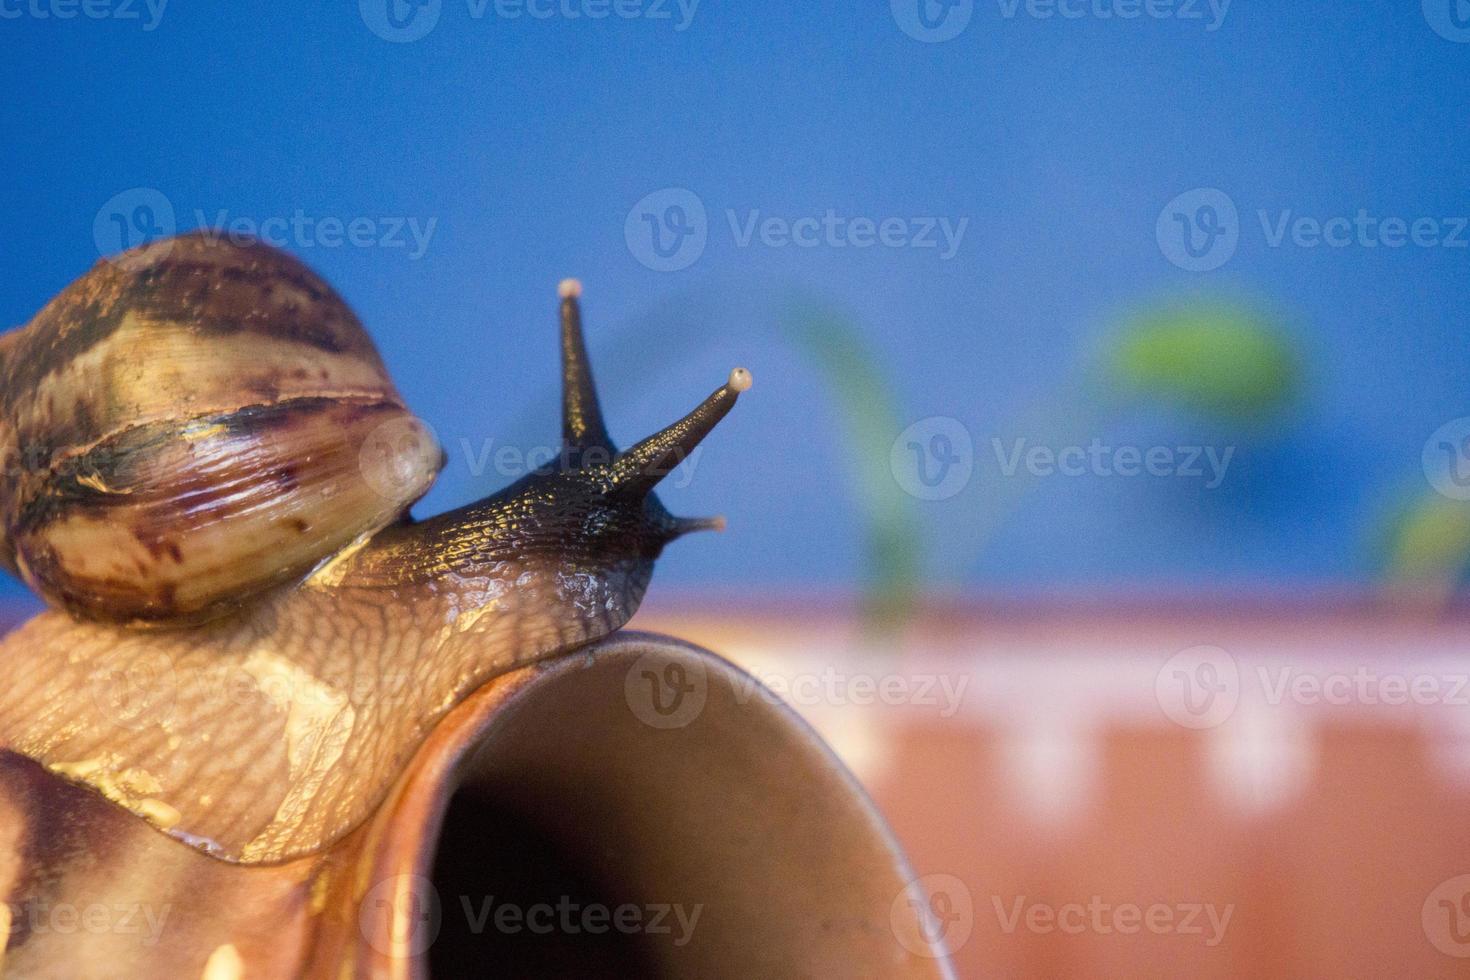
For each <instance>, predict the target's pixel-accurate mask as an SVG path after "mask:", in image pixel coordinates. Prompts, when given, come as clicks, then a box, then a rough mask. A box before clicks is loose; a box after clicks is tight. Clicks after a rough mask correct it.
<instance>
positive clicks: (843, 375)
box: [783, 300, 923, 632]
mask: <svg viewBox="0 0 1470 980" xmlns="http://www.w3.org/2000/svg"><path fill="white" fill-rule="evenodd" d="M784 318H785V321H786V322H785V324H784V326H785V327H786V329H785V330H784V331H783V332H784V333H785V335H787V336H789V337H791V338H792V339H793V340H794V341H795V343H796V346H797V347H798V348H799V349H801V350H802V351H803V352H805V353H806V354H807V355H808V356H809V357H810V358H811V361H812V364H813V365H814V366H815V367H816V368H817V370H818V372H819V373H820V374H821V375H822V379H823V380H824V381H825V382H826V384H827V387H828V390H829V391H831V392H832V394H833V396H834V397H835V398H836V400H837V404H838V408H839V410H840V415H841V418H842V421H843V424H844V426H845V427H846V429H847V433H846V435H847V439H848V441H849V442H850V443H851V445H852V448H853V452H852V453H851V454H850V455H849V457H848V458H849V459H850V460H851V463H850V465H849V475H850V477H851V481H852V490H853V494H854V498H855V501H856V503H857V506H858V509H859V511H860V512H861V515H862V523H863V529H864V530H863V535H864V539H865V540H864V542H863V551H864V559H865V560H864V564H865V566H866V568H867V572H866V578H867V581H866V583H865V595H864V602H863V611H864V619H865V620H866V625H867V626H868V628H869V629H871V630H875V631H879V632H882V631H886V630H889V629H892V628H895V627H897V626H898V625H899V624H901V623H902V622H903V620H904V619H905V618H906V617H907V616H908V614H909V613H910V612H911V611H912V607H913V603H914V598H915V596H916V595H917V593H918V590H919V586H920V583H921V581H922V578H923V570H922V567H921V566H922V561H923V555H922V548H921V542H920V536H919V534H918V522H917V520H916V519H915V515H914V512H913V500H912V498H910V497H908V496H907V495H906V494H904V493H903V491H902V490H901V489H900V488H899V486H898V484H897V483H895V482H894V480H893V476H892V474H891V473H890V472H889V469H888V448H889V445H890V444H891V443H892V441H893V437H894V434H895V433H897V432H899V431H900V430H902V429H903V427H904V425H903V422H902V421H900V418H899V414H898V408H897V406H896V405H895V401H894V397H893V389H892V385H891V384H890V383H889V381H888V378H887V375H886V373H885V372H884V370H883V368H882V365H881V364H880V362H879V361H878V359H877V357H875V356H874V355H873V353H872V352H871V351H869V350H868V349H867V345H866V343H865V340H864V337H863V334H862V331H861V330H860V329H859V328H858V327H857V325H856V324H855V323H854V322H853V321H852V320H851V319H850V318H849V317H848V316H846V315H845V314H842V313H839V312H838V311H836V310H834V309H832V308H831V307H829V306H825V305H820V304H817V303H815V302H813V301H810V300H798V301H795V302H793V303H792V304H791V305H790V306H789V307H788V308H787V310H786V311H785V313H784Z"/></svg>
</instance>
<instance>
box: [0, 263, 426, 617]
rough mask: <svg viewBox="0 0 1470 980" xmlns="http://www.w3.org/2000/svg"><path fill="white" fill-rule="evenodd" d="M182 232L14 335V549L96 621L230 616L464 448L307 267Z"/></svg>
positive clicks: (7, 558) (403, 502)
mask: <svg viewBox="0 0 1470 980" xmlns="http://www.w3.org/2000/svg"><path fill="white" fill-rule="evenodd" d="M160 244H161V245H164V246H166V247H163V248H158V249H155V250H152V251H151V252H150V251H149V250H143V251H135V252H131V253H127V258H128V261H126V262H116V261H109V260H103V261H101V262H99V263H98V264H97V265H96V266H95V267H93V269H92V270H91V271H90V272H88V273H87V274H86V275H85V276H83V277H82V278H81V279H79V280H77V281H76V282H74V283H73V284H72V285H70V286H69V287H67V288H66V289H65V290H64V291H62V292H61V293H60V294H59V295H58V296H57V297H56V298H55V299H53V300H52V301H51V302H50V303H48V304H47V305H46V306H45V308H43V309H42V310H41V311H40V313H38V314H37V315H36V317H35V319H34V320H32V321H31V322H30V324H28V325H27V326H25V327H24V328H22V329H20V330H17V331H13V332H11V333H10V334H7V335H5V336H4V337H3V338H0V453H3V456H0V459H3V460H4V471H3V474H0V562H3V563H4V564H5V565H6V566H8V567H9V568H10V569H11V570H12V571H15V572H17V573H18V574H19V575H20V576H21V577H22V578H24V579H25V581H26V582H27V583H28V584H29V585H30V586H31V587H32V588H33V589H35V590H36V591H37V592H38V593H40V594H41V595H42V596H43V597H44V598H45V599H46V600H48V601H49V602H50V603H52V604H53V605H56V606H60V607H62V608H65V609H67V610H69V611H71V612H72V613H74V614H76V615H81V616H84V617H88V618H94V619H103V620H110V621H118V622H125V623H147V624H164V623H167V624H175V623H192V622H198V621H201V620H205V619H210V618H213V617H215V616H218V615H220V614H223V613H225V612H228V611H230V610H231V609H233V608H235V607H237V606H239V605H240V604H242V603H244V602H245V601H247V600H248V599H250V598H251V597H253V596H255V595H257V594H259V593H260V592H262V591H264V590H266V589H269V588H271V587H273V586H276V585H279V584H282V583H284V582H287V581H290V580H293V579H296V578H299V577H300V576H301V575H303V574H305V573H306V572H308V571H309V570H310V569H311V568H312V567H314V566H315V565H317V564H318V563H319V562H321V561H322V560H323V559H324V558H327V557H329V556H330V555H332V554H333V553H335V552H337V551H339V550H340V549H341V548H342V547H344V546H345V545H347V544H348V543H350V542H352V541H353V540H354V539H356V538H357V537H359V536H360V535H363V534H366V533H370V532H372V531H375V530H377V529H379V528H381V527H383V526H385V525H387V524H389V523H391V522H393V521H394V520H396V519H398V518H399V517H400V516H401V515H403V513H404V512H405V510H406V509H407V508H408V506H409V505H410V504H412V503H413V502H414V501H415V500H417V499H418V498H419V497H420V496H422V495H423V494H424V492H425V491H426V490H428V488H429V486H430V485H431V484H432V482H433V480H434V477H435V475H436V474H437V473H438V471H439V469H440V468H441V467H442V465H443V454H442V452H441V451H440V450H439V448H438V446H437V445H436V444H435V443H434V441H433V439H432V436H430V435H429V434H428V432H427V430H426V428H425V427H424V426H423V425H422V424H421V423H419V422H418V421H417V420H416V419H415V418H414V416H413V415H412V413H410V412H409V411H408V409H407V408H406V407H405V405H404V403H403V399H402V397H401V396H400V395H399V393H398V391H397V390H396V388H395V387H394V385H393V382H392V380H391V379H390V378H389V377H388V373H387V371H386V370H385V369H384V366H383V362H382V359H381V358H380V357H379V355H378V352H377V350H376V349H375V348H374V346H373V343H372V341H371V340H370V339H369V337H368V335H367V333H366V331H365V330H364V329H363V327H362V324H361V323H360V322H359V321H358V319H357V317H356V316H354V315H353V313H352V311H351V310H350V309H349V308H348V306H347V305H346V303H344V302H343V301H342V299H341V298H340V297H339V296H338V295H337V294H336V293H335V292H334V291H333V290H332V289H331V287H329V286H328V285H327V284H326V283H325V282H324V281H323V280H322V279H320V278H319V277H318V276H317V275H315V274H314V273H313V272H312V271H311V270H309V269H308V268H307V267H306V266H304V265H303V264H302V263H300V262H299V261H297V260H296V259H294V258H292V257H291V256H289V255H287V254H285V253H284V252H280V251H278V250H276V249H273V248H270V247H268V246H266V245H263V244H258V243H253V244H237V243H233V242H229V241H226V240H223V239H220V238H210V237H206V236H203V235H198V234H195V235H186V236H182V237H179V238H175V239H170V240H168V241H167V242H165V243H160Z"/></svg>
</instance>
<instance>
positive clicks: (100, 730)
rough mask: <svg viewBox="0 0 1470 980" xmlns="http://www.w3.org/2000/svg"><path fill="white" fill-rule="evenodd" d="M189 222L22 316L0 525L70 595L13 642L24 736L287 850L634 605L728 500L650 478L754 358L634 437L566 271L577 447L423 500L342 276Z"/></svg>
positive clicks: (1, 366)
mask: <svg viewBox="0 0 1470 980" xmlns="http://www.w3.org/2000/svg"><path fill="white" fill-rule="evenodd" d="M164 244H167V245H168V246H169V247H167V248H164V249H159V247H158V244H155V245H153V246H149V247H148V248H152V249H155V250H156V251H155V253H154V255H155V257H152V258H150V257H149V256H148V255H146V254H139V253H137V252H134V253H125V255H124V256H123V257H122V258H123V259H126V260H127V261H114V262H113V263H105V264H104V266H99V267H98V268H97V269H94V270H93V272H92V273H90V274H89V275H88V276H87V277H84V278H83V279H82V280H81V281H79V282H78V283H77V284H74V285H73V286H72V287H69V288H68V290H66V291H64V292H63V293H62V294H61V295H60V296H59V297H58V298H57V300H55V301H53V302H52V303H51V304H49V305H48V306H47V307H46V308H45V309H44V310H43V311H42V312H41V314H40V315H38V317H37V318H36V320H35V321H33V322H32V324H30V325H29V326H27V327H25V328H22V329H21V330H20V331H19V332H18V333H15V334H12V335H8V336H7V337H5V338H0V382H3V385H4V390H3V394H0V415H3V422H0V445H3V446H4V448H6V449H7V450H8V451H10V452H12V453H17V454H18V456H19V459H20V461H21V465H20V466H18V467H11V468H10V469H13V470H14V471H15V472H14V473H13V474H12V473H7V475H6V478H5V482H4V483H3V485H0V516H3V532H4V538H3V541H0V546H3V554H4V557H5V560H6V561H7V562H8V564H9V565H10V566H11V567H12V568H13V569H14V570H16V571H17V572H18V573H19V574H20V575H21V576H22V577H23V578H25V580H26V581H27V582H29V583H31V584H32V585H33V586H34V587H35V588H36V590H37V591H38V592H39V593H40V594H41V595H42V596H43V597H44V598H46V599H47V600H48V602H49V603H51V604H52V605H53V607H54V608H53V609H51V610H48V611H47V612H44V613H42V614H40V615H38V616H37V617H35V618H34V619H33V620H31V621H30V622H28V623H27V624H25V625H23V626H22V627H21V628H19V629H17V630H16V631H14V632H13V633H11V634H10V635H9V636H7V637H6V638H5V639H4V640H3V641H0V663H4V664H5V667H6V670H7V673H8V674H9V676H10V677H11V679H12V683H10V684H9V685H8V686H6V687H5V689H4V690H3V691H0V744H4V745H8V746H10V747H12V748H14V749H15V750H16V751H18V752H21V753H23V754H24V755H27V756H29V757H31V758H33V759H36V760H38V761H40V762H41V763H43V764H44V765H46V766H47V767H48V768H49V769H51V770H52V771H53V772H56V773H59V774H61V775H63V776H66V777H68V778H71V779H76V780H80V781H83V782H85V783H87V784H89V785H91V786H92V787H93V788H95V789H97V790H99V791H100V792H102V793H103V794H104V795H106V796H108V797H109V798H111V799H112V800H114V801H115V802H117V803H119V804H121V805H123V806H125V807H127V808H128V809H130V810H132V811H133V812H134V813H137V814H139V815H140V816H142V817H144V818H145V819H147V820H149V821H150V822H151V823H153V824H154V825H155V826H157V827H159V828H160V829H163V830H165V831H167V832H169V833H171V834H174V835H175V836H177V837H179V838H180V839H182V840H185V841H187V842H189V843H191V844H194V845H196V846H198V847H201V848H203V849H205V850H207V851H209V852H210V853H213V854H215V855H216V856H219V857H223V858H226V859H229V860H234V861H242V862H251V863H254V862H271V861H279V860H283V859H286V858H289V857H292V856H296V855H300V854H304V853H310V852H313V851H316V850H319V849H320V848H322V847H323V846H325V845H326V844H328V843H329V842H331V841H333V840H336V839H338V838H340V837H341V835H343V834H344V833H346V832H347V831H349V830H350V829H351V828H352V827H353V826H355V825H357V824H358V823H360V822H361V821H362V820H363V819H364V818H365V817H366V816H367V815H368V814H369V813H370V812H371V810H372V808H373V806H375V805H376V804H377V802H378V801H379V800H380V799H381V798H382V797H383V795H384V793H386V792H387V790H388V788H389V786H390V785H391V784H392V782H393V780H394V779H396V778H397V777H398V775H399V774H400V771H401V768H402V766H403V765H404V764H405V763H406V761H407V760H408V759H409V758H410V757H411V756H412V754H413V752H414V750H415V749H416V748H417V747H418V745H419V744H420V743H421V742H422V741H423V739H424V737H425V735H426V734H427V733H428V732H429V731H430V730H431V729H432V727H433V725H434V723H435V722H436V721H437V720H438V719H439V718H441V717H442V716H443V715H444V714H445V713H446V712H447V711H449V710H450V709H451V708H452V707H454V705H455V704H457V703H458V702H459V701H461V700H462V699H463V698H464V697H466V696H467V695H468V694H469V693H471V692H472V691H474V690H475V689H476V688H478V687H480V686H482V685H484V684H485V683H486V682H487V681H488V680H490V679H492V678H494V677H496V676H497V675H499V674H502V673H505V672H506V671H509V670H511V669H513V668H515V667H518V666H522V665H525V664H528V663H532V662H534V661H537V660H540V659H543V658H547V657H550V656H553V655H555V654H557V653H559V652H564V651H567V650H570V649H572V648H575V647H577V646H580V645H582V644H585V643H588V642H590V641H592V640H595V639H597V638H599V637H602V636H605V635H606V634H608V633H610V632H612V631H614V630H616V629H618V628H619V627H620V626H622V625H623V623H625V622H626V621H627V620H628V618H629V617H631V616H632V614H633V612H634V611H635V610H636V609H637V607H638V604H639V602H640V601H641V599H642V596H643V593H644V590H645V589H646V588H647V585H648V581H649V578H650V576H651V574H652V568H653V563H654V561H655V559H657V557H658V556H659V554H660V553H661V552H662V550H663V547H664V546H665V545H666V544H667V543H668V542H669V541H671V540H673V539H674V538H676V537H678V536H680V535H682V534H684V533H687V532H689V531H694V530H701V529H707V528H711V527H717V526H719V522H718V521H715V520H708V519H682V518H676V517H673V516H671V515H670V514H669V513H668V511H667V510H665V509H664V507H663V506H662V504H661V503H660V502H659V500H658V498H657V496H656V495H655V494H654V493H653V488H654V485H655V484H656V483H657V482H658V481H659V480H660V479H661V478H662V477H663V476H664V475H665V474H667V473H668V472H669V471H670V470H671V469H672V467H673V466H675V465H677V464H678V463H679V462H680V461H681V460H682V459H683V458H684V457H685V456H686V455H687V454H688V453H689V452H690V451H692V449H693V448H694V447H695V446H696V445H697V444H698V443H699V441H700V440H701V439H703V438H704V436H705V435H706V434H707V433H708V432H709V431H710V430H711V429H712V428H713V426H714V425H715V424H716V423H717V422H718V421H719V420H720V419H721V418H722V417H723V416H724V415H725V413H726V412H728V411H729V409H730V408H731V407H732V406H733V404H734V403H735V400H736V398H737V397H738V394H739V393H740V392H741V391H743V390H744V389H745V388H747V387H748V386H749V383H750V379H749V375H748V374H747V373H746V372H744V371H743V370H741V369H736V370H735V371H734V372H732V373H731V376H730V379H729V381H728V382H727V383H726V384H724V385H722V386H720V387H719V388H717V389H716V390H715V391H714V392H713V393H712V394H711V395H710V396H709V397H708V398H707V399H706V400H705V401H704V402H703V403H702V404H701V405H700V406H699V407H698V408H696V409H695V410H694V411H693V412H691V413H690V414H689V415H687V416H686V417H685V418H683V419H681V420H680V421H679V422H677V423H675V424H674V425H672V426H670V427H669V428H667V429H665V430H663V431H662V432H659V433H657V434H655V435H654V436H651V437H649V438H647V439H644V440H643V441H641V442H639V443H638V444H636V445H635V446H633V447H632V448H631V449H629V450H627V451H626V452H619V451H618V450H617V449H616V448H615V447H614V445H613V443H612V441H611V440H610V438H609V437H608V434H607V430H606V427H605V425H604V423H603V420H602V414H601V409H600V407H599V404H598V399H597V395H596V391H595V387H594V385H593V381H592V374H591V369H590V366H589V364H588V361H587V355H586V349H585V344H584V342H583V338H582V333H581V322H580V310H579V294H580V288H579V287H578V286H577V285H576V284H575V283H573V282H571V281H568V282H566V283H563V286H562V290H561V350H562V373H563V399H562V401H563V425H562V429H563V433H562V434H563V441H564V443H565V448H566V452H564V453H563V455H562V457H561V460H562V461H563V463H564V465H559V466H557V467H556V468H554V469H551V470H546V471H539V472H536V473H532V474H530V475H529V476H527V477H525V478H524V479H522V480H520V481H518V482H517V483H515V484H513V485H512V486H510V487H507V488H505V489H504V490H502V491H500V492H499V493H496V494H495V495H493V496H491V497H489V498H487V499H485V500H482V501H480V502H478V503H474V504H471V505H468V506H466V507H462V508H459V509H457V510H454V511H451V512H449V513H446V514H441V515H439V516H437V517H434V518H430V519H428V520H424V521H418V522H416V521H413V520H411V519H409V518H408V517H407V513H406V512H407V508H408V507H409V506H410V505H411V504H412V503H413V502H414V501H415V500H417V499H418V497H419V496H421V495H422V494H423V493H424V492H425V490H427V488H428V486H429V485H430V483H431V482H432V479H433V477H434V475H435V474H436V473H437V472H438V469H439V468H440V467H441V466H442V454H441V453H440V451H439V450H438V449H437V447H435V446H433V444H432V440H430V439H428V438H427V437H426V436H424V433H425V430H424V429H423V428H422V426H421V425H420V424H419V423H417V421H416V420H414V419H413V417H412V415H411V413H409V412H408V410H407V408H406V407H405V406H404V405H403V402H402V399H401V398H400V397H399V396H398V394H397V392H396V390H395V389H394V388H393V386H392V383H391V381H390V380H389V379H388V377H387V374H386V372H385V371H383V369H382V363H381V360H380V359H379V358H378V356H377V353H376V351H375V350H374V349H373V347H372V345H371V342H370V341H368V339H367V337H366V334H365V333H364V332H363V331H362V330H361V326H360V324H358V323H357V320H356V318H355V317H353V316H352V314H351V312H350V310H348V309H347V307H346V305H345V304H344V303H342V301H341V300H340V299H339V298H337V296H336V295H335V293H333V292H332V291H331V290H330V288H329V287H327V286H326V284H325V283H323V282H322V281H321V280H319V279H317V278H316V277H315V276H314V275H312V274H311V273H310V272H309V271H308V270H306V269H305V267H304V266H302V265H300V263H297V262H296V261H295V260H293V259H290V258H289V257H287V256H284V255H283V254H282V253H279V252H276V251H275V250H273V249H269V248H268V247H266V246H263V245H237V244H233V243H230V242H228V241H224V240H211V239H207V238H203V237H200V236H185V237H182V238H179V239H173V240H169V241H168V242H166V243H164ZM144 355H146V356H144ZM140 357H141V361H139V360H138V359H139V358H140ZM216 359H218V360H216ZM385 426H386V427H387V431H388V432H389V433H390V435H391V438H386V439H385V438H381V436H380V434H381V433H382V432H383V431H384V427H385ZM385 470H386V472H389V473H391V474H394V478H393V479H390V480H387V481H384V480H382V479H374V478H372V474H373V473H375V472H378V473H381V472H384V471H385ZM283 473H285V474H286V475H287V476H286V477H283V475H282V474H283ZM385 484H386V486H385ZM302 525H305V526H304V527H303V526H302ZM140 626H146V627H151V628H139V627H140Z"/></svg>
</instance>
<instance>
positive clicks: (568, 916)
mask: <svg viewBox="0 0 1470 980" xmlns="http://www.w3.org/2000/svg"><path fill="white" fill-rule="evenodd" d="M572 851H573V849H571V848H567V847H565V846H564V845H563V844H562V843H560V842H558V841H557V840H555V839H553V838H552V837H551V836H549V835H547V834H546V833H544V832H542V831H539V830H538V829H537V828H536V826H535V825H534V824H533V822H532V821H531V820H529V819H527V818H526V817H525V816H524V815H522V814H520V813H517V812H515V810H514V809H513V808H510V807H506V806H503V805H497V804H496V803H495V802H494V801H493V800H492V799H491V798H490V797H489V796H487V794H486V793H484V792H483V791H482V790H478V789H476V788H475V787H473V786H464V787H462V788H461V789H460V791H459V792H458V793H456V794H455V796H454V798H453V799H452V800H451V802H450V805H449V810H448V813H447V814H446V815H445V820H444V828H443V834H442V836H441V839H440V846H439V849H438V854H437V855H436V858H435V863H434V871H433V882H434V887H435V888H436V889H437V891H438V896H439V903H440V919H441V921H440V928H439V936H438V940H437V941H436V942H435V943H434V944H433V946H432V947H431V948H430V952H429V969H430V975H431V976H433V977H489V976H494V977H507V978H517V980H519V978H531V977H538V978H539V977H585V978H589V980H599V978H604V977H606V978H613V977H657V976H659V975H660V971H659V968H658V966H657V964H656V962H655V961H654V960H653V959H652V958H650V957H649V956H647V955H646V954H645V952H644V950H643V949H642V938H641V937H640V936H639V935H638V934H637V933H636V932H634V931H631V930H628V929H626V928H624V929H621V930H620V929H619V928H618V926H617V924H616V922H615V921H614V918H613V917H614V915H615V914H616V912H617V910H618V909H619V907H620V906H624V905H629V904H632V903H634V902H636V899H635V898H634V897H633V896H627V895H619V894H618V893H617V889H616V887H613V888H609V887H608V886H607V884H606V883H605V882H602V881H599V880H597V876H596V875H595V874H593V873H592V872H590V871H589V870H588V869H587V868H585V867H583V866H582V865H581V864H580V861H579V858H578V856H577V855H575V854H574V853H572ZM631 914H632V913H631V911H627V912H625V915H631ZM629 921H630V920H629V919H626V918H625V919H624V924H625V925H626V923H627V922H629Z"/></svg>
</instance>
